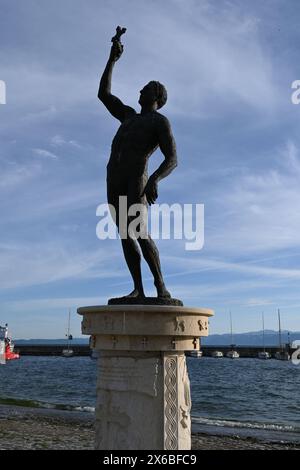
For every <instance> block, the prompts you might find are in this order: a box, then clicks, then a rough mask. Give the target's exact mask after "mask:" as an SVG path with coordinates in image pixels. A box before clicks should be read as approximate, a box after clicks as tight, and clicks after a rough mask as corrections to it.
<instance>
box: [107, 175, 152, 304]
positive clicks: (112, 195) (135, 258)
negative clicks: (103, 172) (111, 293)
mask: <svg viewBox="0 0 300 470" xmlns="http://www.w3.org/2000/svg"><path fill="white" fill-rule="evenodd" d="M122 186H124V187H122ZM126 191H127V182H126V185H122V182H121V181H112V180H109V179H108V180H107V201H108V203H109V204H111V205H112V206H113V207H114V208H115V215H116V219H115V220H114V222H115V223H116V225H117V227H118V230H119V220H120V219H119V211H120V206H119V196H125V195H126ZM121 242H122V248H123V253H124V257H125V261H126V263H127V266H128V269H129V271H130V274H131V277H132V279H133V284H134V290H133V291H132V292H131V293H130V294H128V296H126V297H144V296H145V294H144V288H143V283H142V273H141V255H140V250H139V247H138V244H137V242H136V241H135V240H133V239H132V238H131V237H130V236H129V234H128V231H127V238H121Z"/></svg>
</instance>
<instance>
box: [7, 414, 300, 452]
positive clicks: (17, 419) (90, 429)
mask: <svg viewBox="0 0 300 470" xmlns="http://www.w3.org/2000/svg"><path fill="white" fill-rule="evenodd" d="M93 447H94V415H93V414H92V413H89V412H82V411H62V410H54V409H45V408H25V407H21V406H10V405H0V450H63V449H65V450H93ZM192 450H300V443H292V442H271V441H268V440H265V441H262V440H258V439H256V438H255V437H249V436H248V437H246V436H240V435H239V434H238V431H237V432H236V434H235V435H220V434H207V433H205V432H193V433H192Z"/></svg>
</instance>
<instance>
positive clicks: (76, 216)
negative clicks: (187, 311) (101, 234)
mask: <svg viewBox="0 0 300 470" xmlns="http://www.w3.org/2000/svg"><path fill="white" fill-rule="evenodd" d="M0 1H1V3H0V7H1V14H0V40H1V48H0V80H4V81H5V82H6V86H7V104H6V105H0V122H1V124H0V138H1V150H0V165H1V179H0V209H1V237H0V256H1V258H0V259H1V264H0V286H1V291H0V303H1V305H0V323H4V322H6V321H8V322H9V324H10V327H11V330H12V332H13V335H14V337H16V338H21V337H22V338H32V337H44V338H53V337H62V336H63V335H64V333H65V329H66V323H67V312H68V308H69V307H71V308H72V311H73V315H72V330H73V334H74V335H75V336H79V335H80V318H79V317H78V315H76V314H75V311H76V308H77V307H79V306H84V305H94V304H105V303H106V302H107V299H108V298H109V297H112V296H119V295H124V294H126V293H128V292H129V290H130V289H131V280H130V277H129V274H128V272H127V268H126V266H125V262H124V260H123V256H122V253H121V247H120V244H119V242H118V241H115V240H107V241H100V240H98V239H97V238H96V225H97V222H98V221H99V219H98V218H97V217H96V208H97V206H98V204H99V203H102V202H105V200H106V196H105V194H106V192H105V167H106V164H107V160H108V157H109V150H110V144H111V140H112V138H113V136H114V134H115V132H116V130H117V128H118V122H117V121H115V120H114V119H113V118H112V117H111V116H110V115H109V114H108V113H107V111H106V110H105V108H104V107H103V106H102V105H101V104H100V103H99V102H98V100H97V98H96V95H97V90H98V84H99V78H100V75H101V72H102V70H103V68H104V66H105V63H106V60H107V56H108V52H109V48H110V39H111V37H112V36H113V34H114V31H115V27H116V26H117V25H118V24H120V25H122V26H126V27H127V33H126V35H125V36H124V40H123V42H124V45H125V50H124V54H123V56H122V58H121V59H120V61H119V62H118V63H117V65H116V68H115V72H114V77H113V92H114V93H115V94H116V95H118V96H120V98H121V99H122V100H123V101H124V102H126V103H127V104H129V105H131V106H133V107H135V108H136V109H137V110H138V109H139V106H138V104H137V100H138V91H139V90H140V89H141V87H142V86H143V85H144V84H145V83H147V82H148V81H149V80H152V79H155V80H160V81H161V82H162V83H164V84H165V85H166V87H167V89H168V93H169V101H168V103H167V105H166V106H165V108H164V109H163V110H162V113H163V114H165V115H166V116H167V117H168V118H169V119H170V121H171V123H172V127H173V132H174V135H175V138H176V142H177V147H178V158H179V166H178V168H177V169H176V171H175V172H174V173H173V174H172V175H171V176H170V177H169V178H168V179H166V180H164V181H162V182H161V183H160V187H159V201H158V202H170V203H173V202H180V203H183V202H185V203H194V204H196V203H203V204H204V205H205V246H204V248H203V249H202V250H201V251H199V252H188V251H185V249H184V241H182V242H181V241H178V240H174V241H172V240H171V241H165V240H163V241H159V242H158V246H159V249H160V252H161V254H162V255H161V258H162V265H163V271H164V274H165V278H166V283H167V286H168V288H169V290H170V291H171V293H172V295H173V296H174V297H177V298H181V299H182V300H183V301H184V303H185V305H190V306H203V307H210V308H213V309H214V310H215V317H214V319H213V320H212V321H211V333H221V332H227V331H228V329H229V310H231V311H232V315H233V321H234V329H235V331H237V332H243V331H249V330H257V329H260V328H261V312H262V311H264V312H265V324H266V328H269V329H271V328H277V317H276V309H277V308H281V311H282V323H283V327H284V328H286V329H290V330H300V320H299V311H300V292H299V281H300V267H299V265H300V235H299V234H300V216H299V207H300V190H299V177H300V154H299V148H300V135H299V117H300V105H298V106H297V105H293V104H292V102H291V94H292V90H291V84H292V82H293V81H294V80H297V79H300V66H299V46H300V30H299V19H300V3H299V2H298V1H297V0H272V1H269V0H265V1H264V2H261V1H256V0H254V1H252V2H245V1H242V0H240V1H225V0H224V1H223V0H218V1H208V0H197V1H196V0H195V1H193V0H180V1H179V0H166V1H164V2H162V1H158V0H147V1H145V0H128V1H121V0H113V1H105V0H97V1H96V0H86V1H83V0H52V1H51V2H49V1H46V0H0ZM161 160H162V157H161V155H160V153H159V152H156V153H155V154H154V155H153V156H152V157H151V165H150V168H152V169H154V168H156V167H157V166H158V165H159V164H160V162H161ZM143 269H144V276H145V279H146V281H145V285H146V292H147V294H148V295H154V293H155V292H154V288H153V285H152V279H151V276H150V274H149V272H148V269H147V268H146V266H144V268H143Z"/></svg>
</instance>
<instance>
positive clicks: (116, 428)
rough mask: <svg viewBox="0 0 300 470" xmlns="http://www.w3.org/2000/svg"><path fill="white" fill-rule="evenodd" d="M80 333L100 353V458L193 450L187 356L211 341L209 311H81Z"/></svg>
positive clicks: (144, 307) (133, 308)
mask: <svg viewBox="0 0 300 470" xmlns="http://www.w3.org/2000/svg"><path fill="white" fill-rule="evenodd" d="M78 313H79V314H82V315H83V322H82V332H83V333H84V334H91V335H92V337H91V347H92V348H93V349H95V350H96V351H97V352H98V353H99V358H98V380H97V403H96V442H95V448H96V449H98V450H127V449H131V450H189V449H190V448H191V423H190V409H191V399H190V384H189V378H188V374H187V368H186V361H185V354H184V351H187V350H194V349H197V348H199V336H207V335H208V317H210V316H211V315H213V312H212V311H211V310H208V309H199V308H188V307H175V306H147V305H138V306H137V305H136V306H135V305H131V306H130V305H114V306H113V305H112V306H100V307H83V308H80V309H78Z"/></svg>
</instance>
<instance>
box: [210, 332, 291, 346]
mask: <svg viewBox="0 0 300 470" xmlns="http://www.w3.org/2000/svg"><path fill="white" fill-rule="evenodd" d="M289 337H290V342H292V341H295V340H300V331H291V332H290V334H289ZM281 338H282V343H288V342H289V339H288V331H282V333H281ZM201 342H202V344H203V346H205V345H206V346H210V345H211V346H225V345H227V344H231V335H230V334H227V333H226V334H222V335H209V336H208V337H207V338H202V340H201ZM233 342H234V344H236V345H237V346H262V345H263V332H262V331H251V332H249V333H236V334H234V335H233ZM278 343H279V335H278V331H273V330H265V345H266V346H277V345H278Z"/></svg>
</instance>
